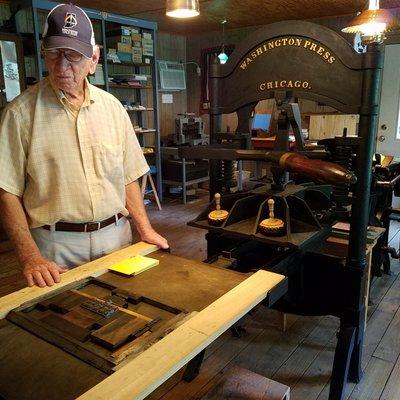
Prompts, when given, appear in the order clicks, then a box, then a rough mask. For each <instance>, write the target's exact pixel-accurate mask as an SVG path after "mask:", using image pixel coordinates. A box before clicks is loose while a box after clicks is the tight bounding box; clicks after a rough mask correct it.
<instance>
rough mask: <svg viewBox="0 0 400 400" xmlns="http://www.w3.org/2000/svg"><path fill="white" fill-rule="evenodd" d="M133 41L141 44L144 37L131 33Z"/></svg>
mask: <svg viewBox="0 0 400 400" xmlns="http://www.w3.org/2000/svg"><path fill="white" fill-rule="evenodd" d="M131 39H132V41H133V42H141V41H142V35H141V34H140V33H133V32H132V33H131Z"/></svg>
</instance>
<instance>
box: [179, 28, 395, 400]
mask: <svg viewBox="0 0 400 400" xmlns="http://www.w3.org/2000/svg"><path fill="white" fill-rule="evenodd" d="M382 68H383V48H382V46H381V45H378V44H369V45H368V46H367V51H366V53H363V54H359V53H356V52H355V51H354V49H353V48H352V47H351V46H350V44H349V43H348V42H347V41H346V40H345V39H344V38H343V37H341V36H340V35H338V34H337V33H336V32H334V31H332V30H330V29H327V28H325V27H323V26H319V25H316V24H314V23H310V22H304V21H284V22H279V23H274V24H271V25H268V26H265V27H263V28H262V29H260V30H258V31H256V32H254V33H253V34H252V35H250V36H249V37H247V38H246V39H245V40H244V41H243V42H242V43H241V44H239V45H238V46H237V47H236V48H235V50H234V52H233V53H232V55H231V57H230V59H229V61H228V62H227V63H226V64H225V65H219V64H218V63H217V62H215V63H214V64H213V65H212V67H211V71H210V76H209V81H210V93H211V105H210V146H195V147H184V148H181V149H180V156H181V157H185V158H188V159H190V158H208V159H210V204H209V205H208V207H207V208H206V209H205V210H203V212H201V213H200V215H199V216H198V217H197V218H196V219H195V220H194V221H191V222H190V223H189V224H190V225H192V226H195V227H199V228H203V229H205V230H207V233H206V239H207V246H208V248H207V250H208V260H209V261H210V262H212V261H213V260H215V259H217V258H219V257H224V259H225V260H228V261H229V263H230V267H231V268H233V269H237V270H240V271H247V270H249V269H251V270H254V269H267V270H270V271H274V272H278V273H281V274H283V275H286V276H287V277H288V284H289V290H288V293H287V294H286V295H285V296H284V297H283V298H282V299H281V300H279V301H278V302H277V303H275V305H274V308H277V309H278V310H280V311H283V312H289V313H294V314H300V315H334V316H336V317H338V318H339V319H340V330H339V332H338V335H337V337H338V340H337V345H336V350H335V358H334V363H333V370H332V377H331V385H330V395H329V399H330V400H342V399H343V398H344V392H345V385H346V382H347V381H348V380H349V381H353V382H358V381H359V380H360V379H361V377H362V370H361V354H362V345H363V336H364V323H365V303H364V299H365V296H366V290H367V274H366V265H367V261H366V240H367V225H368V223H369V222H371V221H372V220H373V219H374V218H371V213H372V214H373V213H374V209H373V207H372V205H371V206H370V203H371V202H370V199H371V195H372V196H373V195H374V193H376V191H377V190H378V191H379V190H381V189H383V188H384V187H385V186H386V187H389V186H390V188H393V187H394V186H395V185H397V184H398V178H397V176H398V175H399V168H398V166H397V167H394V169H395V171H391V173H390V174H389V175H388V176H386V178H385V179H384V181H381V180H380V179H381V178H382V172H381V174H379V168H378V169H376V168H375V170H376V171H377V173H375V175H374V179H372V171H373V164H372V162H373V155H374V149H375V143H376V131H377V120H378V113H379V100H380V98H379V96H380V86H381V72H382ZM272 98H275V100H276V103H277V106H278V109H279V110H280V116H279V119H278V129H277V131H278V133H277V139H276V140H275V147H274V149H273V150H272V151H263V150H250V149H246V148H243V147H242V148H240V147H239V148H237V146H236V148H232V146H229V148H228V147H227V146H224V143H226V142H227V141H226V140H222V139H221V138H225V139H226V138H228V137H229V135H230V137H231V139H232V140H230V141H229V140H228V141H229V142H231V143H232V142H234V141H235V139H236V138H238V137H243V135H245V134H246V133H247V132H248V129H249V128H248V127H249V119H250V118H251V115H252V112H253V110H254V107H255V106H256V104H257V103H258V102H259V101H260V100H263V99H272ZM297 98H303V99H309V100H313V101H317V102H319V103H322V104H324V105H328V106H331V107H333V108H335V109H336V110H337V111H339V112H341V113H346V114H359V115H360V122H359V131H358V137H346V136H342V135H341V134H342V133H341V132H338V134H339V135H340V136H339V137H336V138H334V139H329V140H327V141H325V142H322V143H320V145H322V146H323V149H324V150H323V151H309V150H308V151H306V150H305V148H304V143H303V140H302V137H301V133H300V132H301V127H300V126H299V124H300V122H299V117H298V116H299V113H298V110H297V109H296V107H297V104H295V103H293V99H297ZM232 112H236V113H237V116H238V127H237V130H236V132H235V133H233V134H224V133H221V129H220V122H221V115H222V114H229V113H232ZM290 128H291V129H292V131H293V132H294V135H295V137H296V151H289V145H288V143H289V141H288V132H289V129H290ZM235 160H254V161H269V162H270V163H271V171H272V174H273V182H272V183H270V184H264V185H260V186H258V187H256V188H254V189H253V190H250V191H248V192H237V193H234V194H230V193H229V184H227V180H229V179H230V177H231V172H230V171H231V166H232V163H233V162H234V161H235ZM288 172H291V175H290V176H289V173H288ZM380 177H381V178H380ZM371 188H372V192H371ZM216 193H220V194H221V198H219V197H216V198H215V199H214V195H215V194H216ZM371 193H372V194H371ZM217 196H218V195H217ZM383 197H385V196H383ZM271 200H272V201H271ZM381 204H384V207H386V209H388V208H389V205H388V200H387V198H386V203H385V201H383V203H382V201H381ZM376 205H377V204H375V206H376ZM213 210H217V211H220V210H224V211H226V215H224V217H223V218H221V219H220V220H218V218H217V219H216V220H215V219H210V215H211V213H212V211H213ZM271 210H272V214H271ZM371 210H372V211H371ZM386 213H387V211H386ZM220 215H222V214H220ZM271 215H272V218H271ZM268 216H269V217H268ZM385 218H386V220H388V219H389V217H388V216H386V217H385ZM268 219H269V220H276V219H278V220H280V221H281V225H280V227H279V228H278V229H277V230H276V231H274V230H273V229H269V228H268V229H269V230H268V229H267V230H266V231H265V230H263V225H262V223H263V222H264V221H267V222H268ZM346 219H348V221H349V222H350V232H349V241H348V252H347V257H343V258H341V257H337V256H334V255H331V254H328V253H326V252H325V251H324V245H325V239H326V238H327V237H328V236H329V234H330V233H331V227H332V225H333V224H334V223H335V222H336V221H338V220H342V221H343V220H346ZM274 222H275V221H274ZM375 223H376V224H377V225H384V223H387V221H386V222H385V221H383V222H382V221H376V220H375ZM272 228H274V227H272ZM384 240H386V245H387V237H386V239H384ZM384 244H385V243H384ZM381 247H382V248H383V247H385V246H384V245H382V246H381ZM386 250H387V251H389V250H388V249H386ZM379 251H381V250H379ZM392 252H393V251H392ZM395 253H396V252H395ZM395 253H394V254H395ZM381 261H382V260H378V262H379V263H381ZM386 269H388V267H386ZM386 272H388V271H386ZM378 274H379V267H377V268H375V275H378Z"/></svg>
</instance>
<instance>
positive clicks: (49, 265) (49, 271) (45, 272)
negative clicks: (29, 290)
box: [23, 257, 68, 287]
mask: <svg viewBox="0 0 400 400" xmlns="http://www.w3.org/2000/svg"><path fill="white" fill-rule="evenodd" d="M66 271H68V269H66V268H62V267H60V266H59V265H57V264H56V263H55V262H53V261H50V260H48V259H47V258H44V257H34V258H30V259H29V260H27V261H25V262H24V263H23V273H24V275H25V278H26V280H27V281H28V286H33V285H37V286H39V287H46V286H53V285H54V284H55V283H58V282H60V280H61V277H60V274H62V273H63V272H66Z"/></svg>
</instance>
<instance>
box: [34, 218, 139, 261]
mask: <svg viewBox="0 0 400 400" xmlns="http://www.w3.org/2000/svg"><path fill="white" fill-rule="evenodd" d="M52 228H53V227H52ZM31 233H32V236H33V239H34V240H35V242H36V244H37V246H38V247H39V250H40V252H41V253H42V256H43V257H46V258H48V259H49V260H52V261H54V262H56V263H57V264H58V265H60V266H63V267H67V268H73V267H77V266H78V265H82V264H85V263H87V262H89V261H92V260H95V259H96V258H99V257H102V256H104V255H106V254H109V253H112V252H113V251H115V250H119V249H121V248H122V247H126V246H128V245H130V244H132V231H131V227H130V224H129V221H128V220H127V219H126V218H125V217H122V218H120V219H119V220H118V221H117V222H116V223H114V224H111V225H108V226H106V227H105V228H103V229H100V230H98V231H94V232H64V231H55V230H54V229H52V230H46V229H43V228H34V229H32V230H31Z"/></svg>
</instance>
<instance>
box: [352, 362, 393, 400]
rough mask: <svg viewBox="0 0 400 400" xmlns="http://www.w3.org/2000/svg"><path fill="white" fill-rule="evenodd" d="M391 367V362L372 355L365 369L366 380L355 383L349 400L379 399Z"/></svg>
mask: <svg viewBox="0 0 400 400" xmlns="http://www.w3.org/2000/svg"><path fill="white" fill-rule="evenodd" d="M392 368H393V363H392V362H388V361H385V360H381V359H379V358H376V357H372V358H371V360H370V362H369V363H368V366H367V368H366V370H365V375H364V379H365V380H366V382H365V383H364V382H363V383H362V384H358V385H356V387H355V388H354V390H353V392H352V393H351V396H350V397H349V400H376V399H379V396H380V395H381V393H382V391H383V388H384V386H385V383H386V379H387V376H388V375H389V374H390V371H391V370H392ZM391 400H394V399H391Z"/></svg>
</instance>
